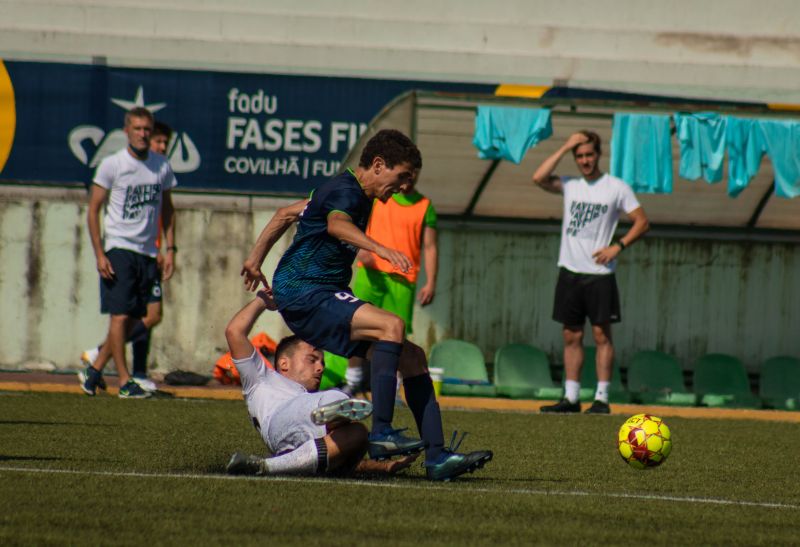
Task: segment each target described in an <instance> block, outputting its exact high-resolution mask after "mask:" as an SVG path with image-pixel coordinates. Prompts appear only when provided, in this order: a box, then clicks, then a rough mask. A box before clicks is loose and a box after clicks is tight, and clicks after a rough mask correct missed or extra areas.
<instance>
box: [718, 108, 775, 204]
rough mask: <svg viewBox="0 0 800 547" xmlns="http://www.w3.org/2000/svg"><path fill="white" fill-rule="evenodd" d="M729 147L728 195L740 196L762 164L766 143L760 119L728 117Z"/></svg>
mask: <svg viewBox="0 0 800 547" xmlns="http://www.w3.org/2000/svg"><path fill="white" fill-rule="evenodd" d="M725 142H726V146H727V149H728V195H729V196H731V197H734V198H735V197H736V196H738V195H739V194H740V193H741V192H742V190H744V189H745V188H747V185H748V184H750V179H752V178H753V177H754V176H755V175H756V173H758V169H759V167H760V166H761V158H762V157H763V156H764V152H766V150H767V148H766V143H765V142H764V135H763V131H762V129H761V123H760V121H759V120H754V119H749V118H736V117H735V116H729V117H728V128H727V130H726V132H725Z"/></svg>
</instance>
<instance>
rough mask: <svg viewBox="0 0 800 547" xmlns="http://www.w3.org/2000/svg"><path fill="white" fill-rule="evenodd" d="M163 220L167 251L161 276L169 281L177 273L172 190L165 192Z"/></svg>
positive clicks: (162, 207)
mask: <svg viewBox="0 0 800 547" xmlns="http://www.w3.org/2000/svg"><path fill="white" fill-rule="evenodd" d="M161 222H162V223H163V225H164V241H165V242H166V251H167V252H166V253H165V254H164V259H163V261H162V263H161V278H162V279H163V280H164V281H168V280H169V279H170V278H171V277H172V274H173V273H175V207H174V206H173V205H172V192H171V191H169V190H167V191H165V192H164V198H163V203H162V205H161Z"/></svg>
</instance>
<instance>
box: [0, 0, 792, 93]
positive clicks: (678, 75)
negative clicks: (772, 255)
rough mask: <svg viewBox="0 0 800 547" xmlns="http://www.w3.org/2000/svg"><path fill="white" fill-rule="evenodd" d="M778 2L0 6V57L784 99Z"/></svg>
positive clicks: (788, 9) (784, 26) (91, 1)
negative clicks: (97, 60) (101, 59)
mask: <svg viewBox="0 0 800 547" xmlns="http://www.w3.org/2000/svg"><path fill="white" fill-rule="evenodd" d="M798 21H800V3H799V2H796V1H794V0H762V1H761V2H753V1H752V0H707V1H703V2H697V1H696V0H672V1H670V2H642V1H640V0H613V1H612V0H606V1H600V0H561V1H559V2H553V1H548V0H499V1H497V2H475V1H467V2H465V1H459V0H407V1H404V2H392V1H377V0H305V1H303V2H296V1H289V0H231V1H226V2H218V1H212V0H165V1H161V0H140V1H137V2H131V1H130V0H105V1H102V2H101V1H98V0H0V58H6V59H19V60H32V59H36V60H38V59H46V60H63V61H78V62H90V61H91V60H92V59H93V58H98V57H100V58H104V59H105V62H108V63H109V64H112V65H123V66H147V67H151V66H152V67H185V68H197V69H217V70H228V71H252V72H279V73H297V74H325V75H335V76H336V75H342V76H345V75H346V76H353V75H356V76H372V77H386V78H422V79H431V80H454V81H474V82H485V83H499V82H504V83H535V84H551V83H553V82H560V83H562V84H568V85H571V86H575V87H581V86H583V87H588V86H593V87H600V88H607V89H617V90H629V91H644V92H654V93H664V94H681V95H687V96H698V97H707V98H715V99H749V100H764V101H769V102H784V103H787V102H795V103H800V37H799V36H798V32H797V24H798Z"/></svg>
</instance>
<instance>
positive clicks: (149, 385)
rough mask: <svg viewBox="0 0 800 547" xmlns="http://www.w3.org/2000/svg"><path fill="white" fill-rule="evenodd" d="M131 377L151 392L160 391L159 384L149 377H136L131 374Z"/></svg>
mask: <svg viewBox="0 0 800 547" xmlns="http://www.w3.org/2000/svg"><path fill="white" fill-rule="evenodd" d="M131 379H132V380H133V381H134V382H136V383H137V384H139V387H140V388H142V389H143V390H145V391H149V392H150V393H153V392H155V391H158V386H157V385H156V383H155V382H154V381H152V380H151V379H149V378H134V377H133V376H131Z"/></svg>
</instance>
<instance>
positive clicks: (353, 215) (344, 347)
mask: <svg viewBox="0 0 800 547" xmlns="http://www.w3.org/2000/svg"><path fill="white" fill-rule="evenodd" d="M421 167H422V157H421V155H420V152H419V149H418V148H417V147H416V145H415V144H414V143H413V142H412V141H411V139H409V138H408V137H407V136H405V135H403V134H402V133H401V132H399V131H395V130H391V129H384V130H381V131H379V132H378V133H376V134H375V135H374V136H373V137H372V138H371V139H370V140H369V141H368V142H367V143H366V145H365V146H364V150H363V151H362V153H361V157H360V159H359V163H358V166H357V167H356V168H355V169H348V170H347V171H346V172H345V173H342V174H340V175H338V176H336V177H333V178H332V179H330V180H328V181H325V182H323V183H322V184H320V185H319V186H318V187H317V188H316V189H315V190H314V191H313V192H312V194H311V197H309V199H305V200H301V201H298V202H296V203H293V204H291V205H288V206H286V207H283V208H281V209H279V210H278V211H277V212H276V214H275V215H274V216H273V217H272V219H270V221H269V222H268V223H267V225H266V226H265V227H264V229H263V230H262V232H261V235H260V236H259V238H258V240H257V241H256V244H255V246H254V247H253V250H252V251H251V252H250V255H249V256H248V258H247V260H245V262H244V265H243V268H242V275H243V276H244V283H245V286H246V287H247V288H248V289H249V290H256V289H257V288H258V286H259V285H260V284H263V285H264V288H265V289H266V290H267V291H268V293H269V296H271V297H274V299H275V302H276V304H277V307H278V311H279V312H280V314H281V316H282V317H283V319H284V321H285V322H286V324H287V325H288V326H289V328H290V329H291V330H292V332H294V333H295V334H297V335H298V336H300V338H302V339H303V340H305V341H307V342H309V343H310V344H312V345H313V346H314V347H318V348H320V349H323V350H326V351H329V352H331V353H333V354H335V355H342V356H344V357H352V356H354V355H355V356H357V357H367V358H368V359H369V361H370V371H371V381H370V389H371V391H372V404H373V405H374V410H375V412H374V414H373V416H372V430H371V432H370V435H369V448H368V450H369V455H370V457H371V458H373V459H382V458H389V457H393V456H402V455H405V454H410V453H414V452H418V451H420V450H422V449H423V448H425V468H426V473H427V476H428V478H429V479H431V480H449V479H452V478H453V477H457V476H458V475H461V474H463V473H466V472H471V471H474V470H475V469H478V468H480V467H483V465H484V464H485V463H486V462H488V461H489V460H491V459H492V453H491V452H490V451H488V450H480V451H475V452H470V453H466V454H460V453H457V452H455V449H452V450H451V449H446V448H445V447H444V434H443V432H442V419H441V414H440V412H439V403H438V402H437V401H436V395H435V393H434V391H433V383H432V381H431V377H430V374H429V373H428V366H427V359H426V358H425V353H424V351H423V350H422V348H420V347H419V346H417V345H416V344H413V343H411V342H409V341H408V340H406V339H405V323H404V322H403V320H402V319H401V318H400V317H398V316H397V315H395V314H393V313H390V312H388V311H385V310H382V309H380V308H378V307H376V306H373V305H372V304H368V303H366V302H364V301H363V300H361V299H359V298H356V297H355V296H353V293H352V292H351V291H350V288H349V284H350V280H351V279H352V273H353V272H352V265H353V261H354V260H355V257H356V252H357V251H358V249H364V250H367V251H370V252H373V253H375V254H376V255H378V256H379V257H381V258H383V259H385V260H387V261H389V262H390V263H391V264H392V265H393V266H394V267H396V268H397V269H398V270H400V271H403V272H407V271H408V269H409V268H410V267H411V265H412V264H411V261H410V260H409V259H408V257H406V256H405V255H404V254H403V253H401V252H399V251H397V250H395V249H390V248H388V247H385V246H383V245H380V244H378V243H377V242H376V241H375V240H373V239H371V238H369V237H367V235H366V234H365V233H364V230H365V229H366V228H367V221H368V219H369V216H370V213H371V211H372V206H373V202H374V200H376V199H377V200H379V201H382V202H386V200H388V199H389V198H390V197H391V196H392V195H393V194H395V193H396V192H398V191H401V190H402V189H404V188H407V187H408V186H409V184H410V183H411V182H412V181H413V178H414V173H416V172H417V171H418V170H419V169H420V168H421ZM295 222H297V224H298V225H297V233H296V234H295V237H294V240H293V241H292V244H291V245H290V246H289V248H288V249H287V250H286V252H285V253H284V254H283V257H282V258H281V260H280V262H279V263H278V267H277V269H276V270H275V275H274V276H273V279H272V288H271V289H270V287H269V285H268V283H267V279H266V277H265V276H264V273H263V272H262V271H261V265H262V264H263V263H264V259H265V258H266V256H267V254H268V253H269V251H270V249H272V247H273V246H274V245H275V243H277V241H278V240H279V239H280V237H281V236H282V235H283V234H284V233H285V232H286V230H288V229H289V227H290V226H291V225H292V224H294V223H295ZM398 371H399V372H400V373H401V374H402V375H403V388H404V390H405V394H406V401H407V403H408V408H409V410H411V413H412V414H413V415H414V420H415V421H416V424H417V429H418V430H419V432H420V436H421V437H422V439H414V438H410V437H407V436H405V435H403V434H402V430H398V429H395V428H393V427H392V419H393V416H394V401H395V393H396V387H397V372H398Z"/></svg>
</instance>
